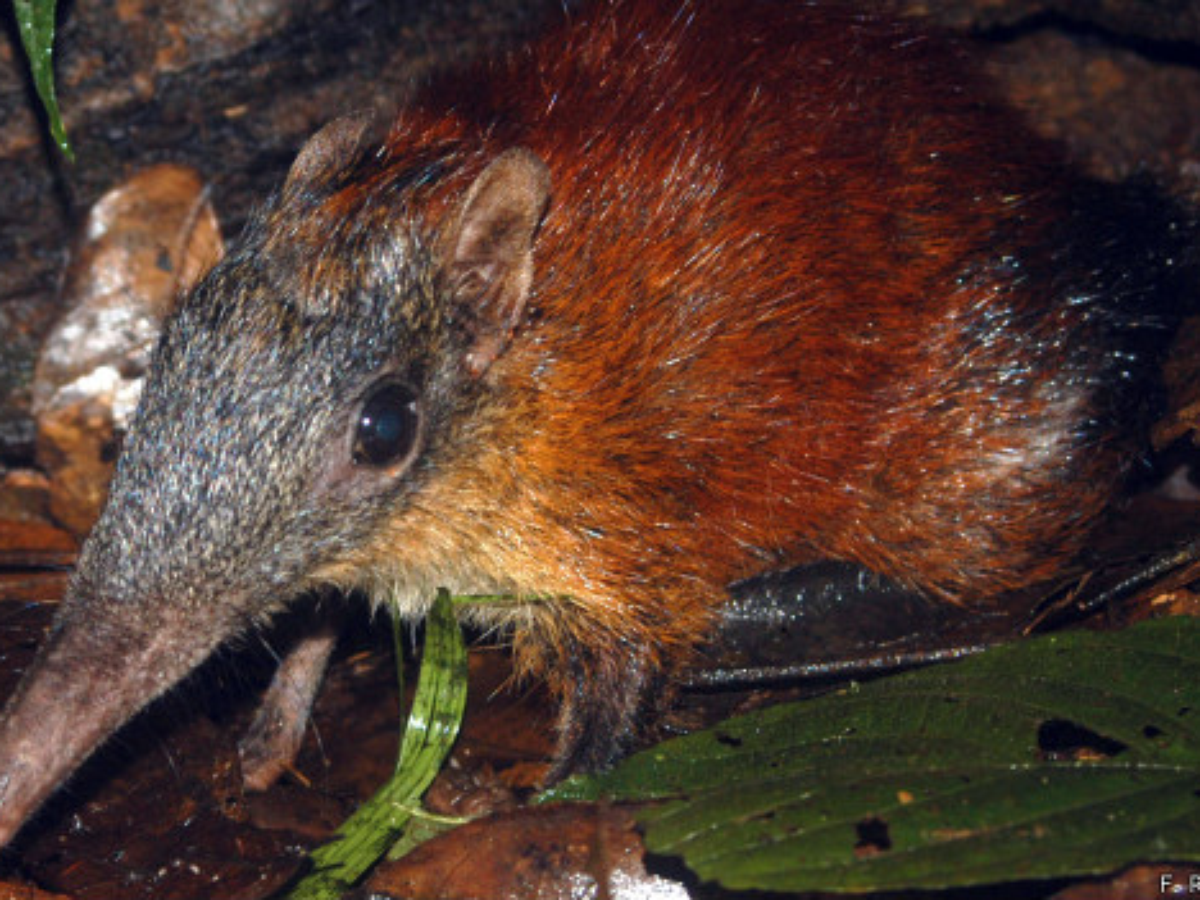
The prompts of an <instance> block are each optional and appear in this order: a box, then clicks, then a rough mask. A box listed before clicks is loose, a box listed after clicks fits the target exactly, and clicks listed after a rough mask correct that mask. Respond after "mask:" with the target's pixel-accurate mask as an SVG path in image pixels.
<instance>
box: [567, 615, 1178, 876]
mask: <svg viewBox="0 0 1200 900" xmlns="http://www.w3.org/2000/svg"><path fill="white" fill-rule="evenodd" d="M598 796H608V797H613V798H617V799H625V800H645V799H648V798H656V799H659V800H661V801H662V802H660V803H658V804H656V805H653V806H650V807H648V808H646V809H645V810H644V811H643V812H642V813H640V820H641V822H642V823H643V825H644V827H645V830H646V843H647V846H648V847H649V848H650V849H651V850H652V851H653V852H656V853H661V854H670V855H678V856H682V857H683V859H684V861H685V862H686V863H687V865H688V866H689V867H690V868H692V869H693V870H694V871H695V872H696V873H697V874H698V875H700V876H701V877H702V878H704V879H711V880H715V881H719V882H720V883H721V884H723V885H725V886H726V887H729V888H734V889H759V890H775V891H810V890H823V891H847V892H850V891H853V892H865V891H880V890H904V889H931V888H948V887H961V886H967V885H977V884H988V883H999V882H1005V881H1016V880H1024V879H1037V878H1053V877H1062V876H1072V875H1075V876H1078V875H1094V874H1103V873H1106V872H1111V871H1114V870H1116V869H1118V868H1121V867H1123V866H1125V865H1128V864H1130V863H1134V862H1152V861H1173V862H1185V861H1200V621H1198V620H1196V619H1184V618H1177V619H1164V620H1161V621H1152V622H1147V623H1144V624H1143V625H1140V626H1138V627H1136V628H1132V629H1130V630H1127V631H1124V632H1119V633H1095V632H1074V633H1067V634H1059V635H1054V636H1050V637H1045V638H1039V639H1034V640H1029V641H1024V642H1020V643H1016V644H1013V645H1010V646H1007V647H1003V648H998V649H996V650H993V651H990V652H988V653H985V654H982V655H980V656H978V657H974V658H971V659H966V660H962V661H960V662H956V663H950V664H946V665H941V666H936V667H930V668H927V669H922V670H919V671H915V672H909V673H905V674H903V675H898V676H895V677H891V678H886V679H881V680H878V681H875V682H871V683H869V684H864V685H852V686H851V687H849V688H847V689H845V690H843V691H841V692H839V693H836V694H831V695H827V696H824V697H821V698H818V699H816V700H811V701H805V702H801V703H794V704H788V705H783V706H776V707H772V708H769V709H765V710H762V711H759V712H756V713H753V714H750V715H747V716H743V717H740V718H738V719H734V720H730V721H729V722H726V723H724V724H722V725H721V726H719V727H717V728H715V729H712V730H710V731H707V732H702V733H698V734H693V735H689V736H687V737H684V738H679V739H676V740H673V741H668V742H666V743H664V744H662V745H660V746H658V747H655V748H652V749H651V750H649V751H646V752H645V753H641V754H638V755H637V756H634V757H631V758H630V759H628V760H626V761H625V762H624V763H623V764H622V765H620V766H618V767H617V768H616V769H615V770H613V771H612V772H610V773H608V774H607V775H605V776H602V777H599V778H594V779H575V780H572V781H569V782H567V783H565V784H564V785H562V786H560V787H559V788H558V789H557V790H555V791H553V792H552V793H551V795H550V799H587V798H592V797H598Z"/></svg>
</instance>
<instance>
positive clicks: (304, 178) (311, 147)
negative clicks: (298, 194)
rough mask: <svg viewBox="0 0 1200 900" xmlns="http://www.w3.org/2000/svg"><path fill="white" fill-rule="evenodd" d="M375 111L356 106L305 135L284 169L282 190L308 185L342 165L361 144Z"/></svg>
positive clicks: (290, 190) (373, 118)
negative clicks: (302, 144) (347, 113)
mask: <svg viewBox="0 0 1200 900" xmlns="http://www.w3.org/2000/svg"><path fill="white" fill-rule="evenodd" d="M374 121H375V114H374V113H373V112H372V111H371V110H369V109H364V110H359V111H358V112H353V113H350V114H349V115H345V116H342V117H341V118H339V119H334V120H333V121H332V122H330V123H328V124H327V125H325V126H324V127H323V128H322V129H321V130H320V131H318V132H317V133H316V134H314V135H313V136H312V137H310V138H309V139H308V143H306V144H305V145H304V146H303V147H302V148H301V149H300V153H299V154H298V155H297V156H296V161H295V162H293V163H292V167H291V169H289V170H288V176H287V181H285V182H284V184H283V191H284V193H285V194H290V193H293V192H294V191H296V190H300V189H303V188H305V187H309V186H311V185H314V184H316V183H318V182H319V181H321V180H322V179H324V178H326V177H327V176H329V175H331V174H333V173H334V172H336V171H337V170H338V169H341V168H343V167H344V166H345V165H346V162H347V161H348V160H350V159H352V158H353V157H354V155H355V154H356V153H357V152H358V150H359V148H360V147H361V146H362V142H363V138H364V136H365V135H366V134H367V131H368V129H370V127H371V125H372V124H374Z"/></svg>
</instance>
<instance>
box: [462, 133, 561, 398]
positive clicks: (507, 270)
mask: <svg viewBox="0 0 1200 900" xmlns="http://www.w3.org/2000/svg"><path fill="white" fill-rule="evenodd" d="M549 199H550V170H549V169H548V168H546V164H545V163H544V162H542V160H541V159H540V158H539V157H538V156H537V155H536V154H534V153H532V152H530V151H529V150H526V149H524V148H523V147H518V148H515V149H512V150H508V151H505V152H504V153H502V154H500V156H498V157H496V159H495V160H493V161H492V163H491V164H490V165H489V166H488V167H487V168H486V169H485V170H484V171H483V172H482V173H481V174H480V175H479V177H478V178H476V179H475V181H474V183H473V184H472V185H471V187H470V188H469V189H468V190H467V192H466V194H465V195H464V197H463V199H462V201H461V203H460V204H459V206H458V209H457V212H456V213H455V214H454V215H453V216H452V217H451V224H450V227H449V229H448V230H447V231H446V232H444V234H443V236H442V239H441V244H442V254H443V255H442V259H443V261H444V265H445V266H446V274H447V280H448V284H449V289H450V291H451V292H452V295H453V298H452V299H453V302H454V303H455V304H456V305H457V306H458V308H459V309H460V310H462V311H463V312H464V313H465V314H466V316H467V318H468V320H469V321H471V322H472V323H473V342H472V345H471V347H470V349H469V350H468V352H467V357H466V365H467V368H468V370H469V371H470V372H471V373H472V374H473V375H475V376H477V377H478V376H479V375H482V374H483V373H484V372H485V371H486V370H487V368H488V367H489V366H490V365H491V364H492V363H493V362H494V361H495V359H496V358H497V357H498V356H499V355H500V354H501V353H502V352H503V351H504V348H505V347H506V346H507V344H508V341H509V338H510V337H511V336H512V332H513V329H514V328H515V327H516V325H517V323H518V322H519V321H520V319H521V315H522V313H523V312H524V310H525V301H526V299H527V298H528V296H529V288H530V284H531V282H532V280H533V239H534V236H535V235H536V233H537V229H538V225H539V224H540V223H541V220H542V215H543V214H544V213H545V211H546V204H547V202H548V201H549Z"/></svg>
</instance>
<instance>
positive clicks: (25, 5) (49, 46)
mask: <svg viewBox="0 0 1200 900" xmlns="http://www.w3.org/2000/svg"><path fill="white" fill-rule="evenodd" d="M56 6H57V0H13V13H14V14H15V16H16V19H17V30H18V31H20V32H21V44H22V45H23V46H24V47H25V55H26V56H27V57H28V58H29V71H30V73H31V74H32V75H33V85H34V87H35V88H36V89H37V92H38V97H40V98H41V101H42V106H43V107H44V108H45V110H46V117H47V118H48V119H49V122H50V135H51V136H52V137H53V138H54V142H55V143H56V144H57V145H58V149H59V150H61V151H62V153H63V155H64V156H65V157H66V158H67V159H68V160H70V161H71V162H74V161H75V154H74V153H73V152H72V151H71V145H70V144H69V143H68V142H67V130H66V128H65V127H64V126H63V122H62V116H61V115H60V114H59V111H58V98H57V97H56V96H55V94H54V15H55V7H56Z"/></svg>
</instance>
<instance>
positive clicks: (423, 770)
mask: <svg viewBox="0 0 1200 900" xmlns="http://www.w3.org/2000/svg"><path fill="white" fill-rule="evenodd" d="M396 635H397V651H398V653H399V650H400V643H399V638H400V635H399V631H398V630H397V633H396ZM466 698H467V650H466V645H465V644H464V642H463V637H462V631H461V630H460V629H459V627H458V620H457V619H456V618H455V615H454V609H453V603H452V601H451V599H450V596H449V595H448V594H447V593H446V592H444V591H440V592H439V593H438V598H437V601H436V602H435V603H434V605H433V609H432V610H431V611H430V613H429V617H428V618H427V620H426V623H425V652H424V654H423V656H422V660H421V673H420V676H419V679H418V681H417V690H416V696H414V697H413V705H412V710H411V711H410V712H409V717H408V724H407V726H406V727H405V729H404V736H403V739H402V741H401V745H400V754H399V760H398V762H397V764H396V772H395V774H394V775H393V777H392V778H391V779H390V780H389V781H388V782H387V784H385V785H384V786H383V787H382V788H380V789H379V790H378V791H377V792H376V793H375V795H374V796H373V797H371V799H370V800H368V801H367V802H366V803H364V804H363V805H362V806H360V807H359V808H358V810H357V811H356V812H355V813H354V815H352V816H351V817H350V818H349V819H347V820H346V821H345V822H344V823H343V824H342V826H341V828H339V829H338V831H337V835H336V837H335V839H334V840H333V841H332V842H331V843H329V844H326V845H324V846H323V847H320V848H318V849H317V850H316V851H314V852H313V854H312V871H311V873H310V874H309V875H307V876H305V878H304V879H303V880H301V881H300V882H298V883H297V884H296V885H295V887H293V888H292V889H291V891H289V892H288V893H287V894H285V895H284V898H285V900H334V898H337V897H340V896H341V895H342V894H344V893H345V892H346V891H347V890H349V889H350V888H351V887H353V886H354V884H355V882H357V881H358V880H359V879H360V878H361V877H362V876H363V874H364V873H366V872H367V871H368V870H369V869H370V868H371V867H372V866H373V865H375V863H377V862H378V861H379V860H380V859H381V858H382V857H383V856H384V854H386V853H387V851H388V849H389V848H390V847H391V846H392V845H393V844H394V843H395V842H396V840H397V838H398V837H399V836H400V835H401V834H402V833H403V832H404V831H405V829H406V828H407V827H408V825H409V822H410V820H411V819H412V818H413V816H414V811H415V810H417V809H418V807H419V804H420V800H421V797H422V796H423V795H424V793H425V790H426V789H427V788H428V787H429V785H430V783H431V782H432V781H433V779H434V778H435V777H436V776H437V773H438V772H439V771H440V770H441V767H442V764H443V763H444V762H445V759H446V757H447V756H448V755H449V753H450V748H451V747H452V746H453V744H454V741H455V739H456V738H457V737H458V730H459V726H460V724H461V722H462V716H463V711H464V710H465V709H466Z"/></svg>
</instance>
